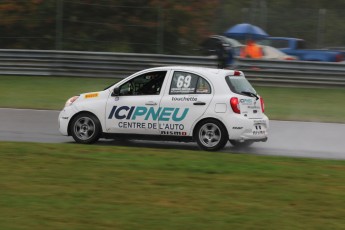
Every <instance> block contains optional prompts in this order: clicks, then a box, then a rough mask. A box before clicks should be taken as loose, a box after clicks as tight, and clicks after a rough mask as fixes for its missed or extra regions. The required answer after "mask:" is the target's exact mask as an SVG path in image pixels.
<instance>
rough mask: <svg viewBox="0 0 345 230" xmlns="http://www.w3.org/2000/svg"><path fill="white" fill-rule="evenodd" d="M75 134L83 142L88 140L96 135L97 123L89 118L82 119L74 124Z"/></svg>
mask: <svg viewBox="0 0 345 230" xmlns="http://www.w3.org/2000/svg"><path fill="white" fill-rule="evenodd" d="M74 133H75V135H76V136H77V137H78V138H79V139H81V140H88V139H90V138H91V137H92V136H93V135H94V134H95V122H94V121H93V120H92V119H91V118H89V117H81V118H79V119H78V120H77V121H76V122H75V124H74Z"/></svg>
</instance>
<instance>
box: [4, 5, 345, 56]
mask: <svg viewBox="0 0 345 230" xmlns="http://www.w3.org/2000/svg"><path fill="white" fill-rule="evenodd" d="M297 8H298V9H297ZM320 8H323V9H327V10H324V11H320V10H319V9H320ZM331 8H335V9H337V10H334V9H331ZM342 8H345V4H344V3H342V0H333V1H332V2H329V1H326V0H314V1H312V0H304V1H301V0H289V1H286V0H244V1H232V0H199V1H196V0H191V1H182V0H165V1H161V0H2V1H1V2H0V18H1V20H0V48H2V49H9V48H15V49H21V48H22V49H64V50H90V51H107V52H108V51H112V52H138V53H165V54H187V55H188V54H196V53H197V51H196V50H197V49H198V44H199V43H200V42H201V41H202V40H203V39H204V38H205V37H207V36H208V35H210V34H221V33H223V32H224V31H225V30H226V29H227V28H229V27H230V26H232V25H234V24H236V23H242V22H249V23H253V24H256V25H259V26H262V27H264V29H265V30H266V31H267V32H268V33H269V34H271V35H272V36H294V37H301V38H305V39H307V40H308V41H311V44H314V45H319V46H320V45H327V46H331V45H334V46H340V45H343V46H344V45H345V44H343V43H344V37H345V32H343V31H345V30H344V29H343V27H344V25H343V24H344V23H343V21H344V17H345V16H344V14H343V13H342V11H343V10H342Z"/></svg>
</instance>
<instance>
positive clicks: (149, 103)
mask: <svg viewBox="0 0 345 230" xmlns="http://www.w3.org/2000/svg"><path fill="white" fill-rule="evenodd" d="M145 105H157V103H156V102H154V101H148V102H146V103H145Z"/></svg>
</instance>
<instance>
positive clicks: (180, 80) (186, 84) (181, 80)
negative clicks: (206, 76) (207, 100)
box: [176, 75, 192, 88]
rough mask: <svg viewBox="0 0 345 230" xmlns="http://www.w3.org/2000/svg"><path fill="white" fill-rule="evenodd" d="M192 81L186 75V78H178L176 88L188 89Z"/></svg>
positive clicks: (189, 76)
mask: <svg viewBox="0 0 345 230" xmlns="http://www.w3.org/2000/svg"><path fill="white" fill-rule="evenodd" d="M191 80H192V76H191V75H187V76H179V77H178V79H177V84H176V86H177V88H182V86H183V88H189V87H190V82H191Z"/></svg>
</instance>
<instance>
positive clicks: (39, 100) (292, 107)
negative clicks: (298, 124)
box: [0, 76, 345, 123]
mask: <svg viewBox="0 0 345 230" xmlns="http://www.w3.org/2000/svg"><path fill="white" fill-rule="evenodd" d="M117 80H118V79H95V78H66V77H17V76H8V77H6V76H1V77H0V98H1V99H2V100H0V107H8V108H33V109H55V110H60V109H62V107H63V105H64V103H65V102H66V100H67V99H68V98H70V97H71V96H74V95H78V94H80V93H85V92H92V91H99V90H102V89H104V88H105V87H106V86H108V85H110V84H112V83H114V82H116V81H117ZM255 88H256V89H257V91H258V92H259V94H260V95H261V96H263V98H264V99H265V104H266V114H267V115H268V116H269V118H270V119H275V120H296V121H323V122H340V123H345V107H344V106H342V102H343V101H345V90H344V89H302V88H279V87H255Z"/></svg>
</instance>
